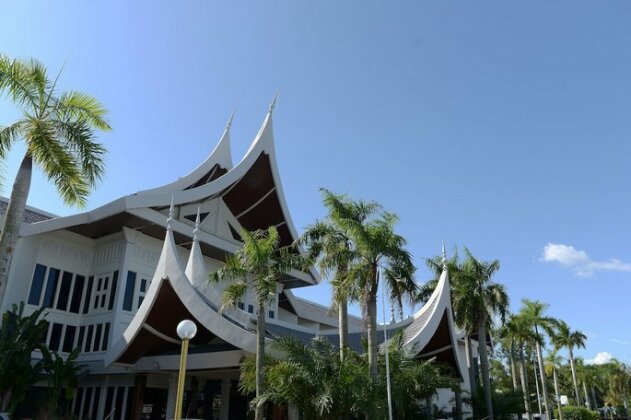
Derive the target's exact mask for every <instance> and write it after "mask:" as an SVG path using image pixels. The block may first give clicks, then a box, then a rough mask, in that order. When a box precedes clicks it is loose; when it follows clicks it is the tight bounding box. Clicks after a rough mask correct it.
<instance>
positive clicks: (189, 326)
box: [175, 319, 197, 420]
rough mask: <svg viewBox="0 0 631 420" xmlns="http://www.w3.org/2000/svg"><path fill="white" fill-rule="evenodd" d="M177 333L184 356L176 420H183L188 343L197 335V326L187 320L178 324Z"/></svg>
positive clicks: (181, 362) (176, 405)
mask: <svg viewBox="0 0 631 420" xmlns="http://www.w3.org/2000/svg"><path fill="white" fill-rule="evenodd" d="M176 331H177V335H178V336H179V337H180V339H181V340H182V355H181V356H180V373H179V376H178V380H177V394H176V395H175V420H182V397H183V396H184V379H185V378H186V356H187V355H188V342H189V341H190V340H191V339H192V338H193V337H195V334H197V325H195V323H194V322H193V321H191V320H190V319H185V320H184V321H182V322H180V323H179V324H177V328H176Z"/></svg>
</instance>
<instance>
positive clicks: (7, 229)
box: [0, 153, 33, 307]
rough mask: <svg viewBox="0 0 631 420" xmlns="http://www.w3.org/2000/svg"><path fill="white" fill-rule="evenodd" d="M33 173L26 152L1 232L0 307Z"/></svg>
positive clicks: (31, 161) (29, 157)
mask: <svg viewBox="0 0 631 420" xmlns="http://www.w3.org/2000/svg"><path fill="white" fill-rule="evenodd" d="M32 173H33V158H32V157H31V155H30V154H28V153H27V154H26V155H25V156H24V158H23V159H22V163H21V164H20V168H19V169H18V173H17V175H16V176H15V181H14V182H13V189H12V190H11V199H10V200H9V206H8V207H7V212H6V213H5V214H4V222H3V224H2V232H1V233H0V307H1V306H2V301H3V300H4V294H5V293H6V290H7V280H8V279H9V269H10V268H11V260H12V259H13V251H14V250H15V246H16V244H17V241H18V236H19V234H20V226H22V218H23V217H24V209H25V208H26V200H27V198H28V193H29V190H30V189H31V174H32Z"/></svg>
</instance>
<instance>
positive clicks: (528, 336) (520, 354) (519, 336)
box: [501, 315, 536, 420]
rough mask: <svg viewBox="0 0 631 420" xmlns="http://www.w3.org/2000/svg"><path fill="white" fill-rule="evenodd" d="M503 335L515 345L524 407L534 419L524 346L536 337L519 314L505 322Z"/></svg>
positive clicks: (530, 417)
mask: <svg viewBox="0 0 631 420" xmlns="http://www.w3.org/2000/svg"><path fill="white" fill-rule="evenodd" d="M501 334H502V336H504V337H505V338H507V339H509V340H510V342H511V345H512V346H513V345H514V346H515V347H516V349H515V353H516V357H517V358H518V360H519V363H518V366H519V377H520V378H519V379H520V388H521V391H522V394H523V398H524V409H525V410H526V415H527V417H528V419H529V420H530V419H532V405H531V401H530V389H529V384H528V366H527V362H526V358H525V356H524V347H525V346H526V344H527V343H531V342H533V341H534V340H535V339H536V337H535V336H534V333H533V332H532V330H531V329H530V326H528V325H527V324H526V323H525V322H524V319H523V318H522V317H520V316H518V315H511V316H510V317H509V318H508V320H507V322H506V323H504V325H503V327H502V330H501Z"/></svg>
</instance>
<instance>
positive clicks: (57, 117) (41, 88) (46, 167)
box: [0, 55, 110, 303]
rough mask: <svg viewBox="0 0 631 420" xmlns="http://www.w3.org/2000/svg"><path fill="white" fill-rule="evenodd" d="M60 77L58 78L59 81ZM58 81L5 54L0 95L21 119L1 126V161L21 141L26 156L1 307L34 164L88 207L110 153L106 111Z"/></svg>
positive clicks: (1, 237) (6, 252)
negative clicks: (103, 136) (101, 139)
mask: <svg viewBox="0 0 631 420" xmlns="http://www.w3.org/2000/svg"><path fill="white" fill-rule="evenodd" d="M58 77H59V76H57V78H58ZM57 78H56V79H55V80H54V81H51V80H50V79H49V77H48V74H47V72H46V68H45V67H44V66H43V65H42V64H41V63H39V62H37V61H35V60H30V61H20V60H13V59H11V58H9V57H8V56H6V55H0V94H2V93H6V94H7V96H8V97H9V98H10V99H11V100H12V101H13V102H14V103H15V104H16V105H17V106H18V107H19V108H20V110H21V113H22V117H21V118H20V119H18V120H17V121H16V122H14V123H13V124H11V125H9V126H6V127H2V126H0V157H2V158H4V157H6V155H7V153H8V151H9V150H10V149H11V147H12V146H13V144H14V143H16V142H18V141H20V140H22V141H24V143H25V144H26V153H25V155H24V157H23V159H22V162H21V164H20V168H19V169H18V173H17V175H16V177H15V182H14V183H13V189H12V190H11V198H10V200H9V206H8V207H7V211H6V213H5V215H4V223H3V225H2V232H1V233H0V303H1V302H2V299H3V297H4V293H5V291H6V283H7V278H8V275H9V268H10V266H11V260H12V257H13V251H14V249H15V245H16V242H17V239H18V234H19V229H20V225H21V223H22V218H23V214H24V209H25V207H26V201H27V198H28V194H29V189H30V185H31V173H32V171H33V164H35V165H36V166H38V167H39V168H40V169H41V170H42V171H43V173H44V174H45V175H46V176H47V177H48V179H49V180H51V181H52V182H53V183H54V184H55V186H56V187H57V191H58V192H59V194H60V196H61V198H62V199H63V201H64V202H65V203H66V204H69V205H78V206H80V207H83V206H85V204H86V200H87V196H88V194H89V192H90V189H91V188H92V187H94V185H95V184H96V182H97V181H98V180H99V179H100V178H101V176H102V175H103V171H104V162H103V154H104V153H105V148H104V147H103V146H102V145H101V144H99V143H98V142H96V139H95V130H101V131H107V130H110V126H109V124H108V123H107V121H106V120H105V115H106V114H107V111H106V110H105V108H103V106H102V105H101V104H100V103H99V102H98V101H97V100H96V99H94V98H92V97H91V96H88V95H86V94H84V93H80V92H74V91H71V92H64V93H60V92H58V91H57V90H56V83H57Z"/></svg>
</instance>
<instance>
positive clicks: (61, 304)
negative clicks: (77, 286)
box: [55, 271, 73, 311]
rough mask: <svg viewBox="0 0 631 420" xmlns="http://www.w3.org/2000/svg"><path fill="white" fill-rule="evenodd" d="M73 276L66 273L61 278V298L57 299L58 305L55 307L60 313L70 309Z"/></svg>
mask: <svg viewBox="0 0 631 420" xmlns="http://www.w3.org/2000/svg"><path fill="white" fill-rule="evenodd" d="M72 277H73V274H72V273H69V272H67V271H64V274H63V275H62V276H61V288H60V289H59V296H58V297H57V305H56V306H55V307H56V308H57V309H59V310H60V311H65V310H66V309H68V300H69V299H70V288H71V287H72Z"/></svg>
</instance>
